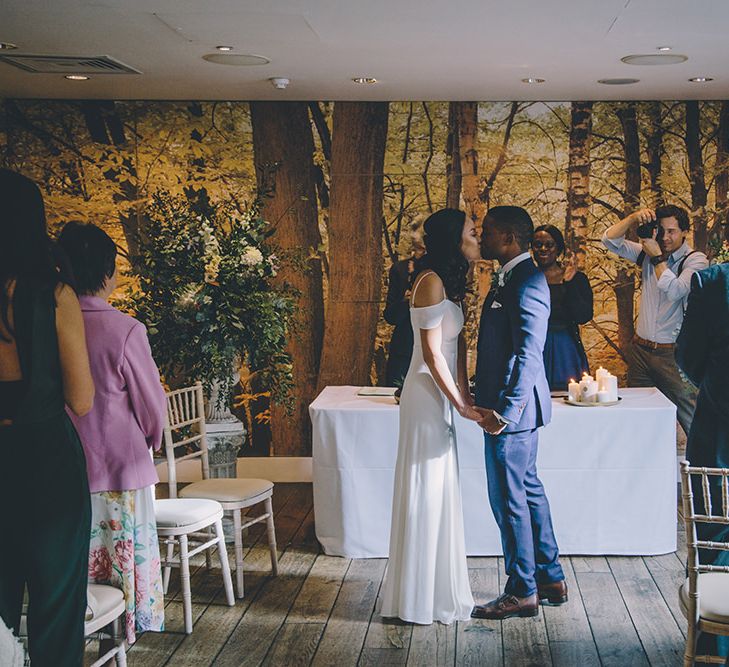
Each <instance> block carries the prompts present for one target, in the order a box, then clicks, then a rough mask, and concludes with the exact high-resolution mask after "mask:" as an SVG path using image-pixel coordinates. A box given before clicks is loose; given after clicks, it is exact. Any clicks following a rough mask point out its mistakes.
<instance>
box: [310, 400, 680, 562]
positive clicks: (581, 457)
mask: <svg viewBox="0 0 729 667" xmlns="http://www.w3.org/2000/svg"><path fill="white" fill-rule="evenodd" d="M358 389H359V387H327V388H326V389H324V391H322V393H321V394H319V396H318V397H317V398H316V399H315V400H314V402H313V403H312V404H311V406H310V407H309V412H310V415H311V420H312V423H313V427H314V442H313V453H312V454H313V456H312V458H313V481H314V513H315V518H316V535H317V538H318V539H319V541H320V542H321V544H322V547H323V548H324V551H325V552H326V553H327V554H331V555H339V556H348V557H350V558H379V557H384V556H387V553H388V544H389V539H390V513H391V511H392V492H393V483H394V482H393V480H394V470H395V459H396V456H397V439H398V410H399V408H398V406H397V405H396V404H395V401H394V399H393V398H390V397H371V396H370V397H360V396H357V391H358ZM620 395H621V397H622V398H623V400H622V401H621V403H620V404H619V405H615V406H610V407H603V408H582V407H574V406H570V405H567V404H565V403H564V401H563V400H562V399H553V408H554V414H553V418H552V423H551V424H550V425H549V426H547V427H546V428H544V429H542V430H541V432H540V440H539V456H538V459H537V466H538V470H539V476H540V478H541V480H542V482H543V483H544V486H545V488H546V491H547V497H548V498H549V502H550V504H551V507H552V519H553V522H554V529H555V532H556V535H557V542H558V544H559V547H560V551H561V553H563V554H622V555H654V554H662V553H668V552H671V551H675V549H676V521H677V515H676V426H675V424H676V422H675V418H676V409H675V407H674V405H673V403H671V402H670V401H669V400H668V399H667V398H666V397H665V396H664V395H663V394H661V393H660V392H659V391H658V390H657V389H622V390H621V391H620ZM456 418H457V423H456V432H457V436H458V455H459V460H460V470H461V492H462V495H463V511H464V515H465V527H466V550H467V552H468V555H470V556H477V555H496V554H500V553H501V541H500V537H499V530H498V527H497V526H496V523H495V521H494V518H493V516H492V514H491V508H490V506H489V501H488V496H487V492H486V472H485V469H484V458H483V446H484V445H483V435H482V434H483V432H482V431H481V429H480V428H479V427H478V426H477V425H476V424H475V423H474V422H466V421H465V420H463V419H461V418H460V417H459V416H458V415H457V416H456Z"/></svg>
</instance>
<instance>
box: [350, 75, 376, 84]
mask: <svg viewBox="0 0 729 667" xmlns="http://www.w3.org/2000/svg"><path fill="white" fill-rule="evenodd" d="M352 81H354V82H355V83H377V79H375V78H373V77H371V76H356V77H354V79H352Z"/></svg>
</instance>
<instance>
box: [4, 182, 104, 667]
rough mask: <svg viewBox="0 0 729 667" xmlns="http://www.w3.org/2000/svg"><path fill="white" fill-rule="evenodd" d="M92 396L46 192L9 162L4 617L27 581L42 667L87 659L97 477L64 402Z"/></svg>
mask: <svg viewBox="0 0 729 667" xmlns="http://www.w3.org/2000/svg"><path fill="white" fill-rule="evenodd" d="M93 400H94V384H93V381H92V378H91V373H90V371H89V360H88V355H87V352H86V341H85V336H84V326H83V319H82V316H81V309H80V308H79V303H78V300H77V298H76V295H75V294H74V291H73V289H72V288H71V287H69V278H68V277H67V276H64V275H63V273H62V272H61V271H60V270H59V265H58V262H57V260H56V258H55V256H54V252H53V247H52V244H51V242H50V240H49V238H48V233H47V231H46V217H45V209H44V206H43V198H42V196H41V193H40V190H39V189H38V187H37V186H36V185H35V184H34V183H33V182H32V181H30V180H29V179H27V178H25V176H21V175H20V174H17V173H14V172H12V171H8V170H6V169H0V452H1V453H2V457H3V461H2V465H1V466H0V507H1V508H2V511H3V519H4V520H3V522H2V523H3V525H4V526H6V528H10V527H12V540H6V542H5V544H4V545H3V548H2V549H0V616H1V617H2V620H3V621H4V622H5V623H6V624H7V625H9V626H10V627H11V628H13V630H14V631H15V633H16V634H17V633H18V630H19V627H20V616H21V611H22V607H23V596H24V592H25V589H26V587H27V590H28V650H29V653H30V659H31V662H32V663H33V666H34V667H42V666H44V665H53V666H54V667H58V666H65V665H68V666H69V667H71V666H73V667H78V666H79V665H81V664H82V663H83V651H84V615H85V610H86V582H87V579H86V571H87V566H88V548H89V525H90V516H91V511H90V507H89V487H88V482H87V478H86V461H85V459H84V453H83V449H82V448H81V443H80V442H79V439H78V436H77V435H76V431H75V430H74V427H73V424H72V423H71V420H70V419H69V418H68V415H67V414H66V410H65V406H68V408H69V409H70V410H71V412H73V413H74V414H76V415H84V414H86V413H87V412H88V411H89V410H90V409H91V406H92V403H93Z"/></svg>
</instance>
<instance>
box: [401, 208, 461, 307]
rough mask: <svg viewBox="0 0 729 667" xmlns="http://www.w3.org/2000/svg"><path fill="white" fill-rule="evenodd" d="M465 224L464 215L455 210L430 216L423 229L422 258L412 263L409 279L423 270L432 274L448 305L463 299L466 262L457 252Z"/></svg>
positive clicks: (451, 209) (441, 211) (444, 210)
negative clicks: (443, 292) (436, 275)
mask: <svg viewBox="0 0 729 667" xmlns="http://www.w3.org/2000/svg"><path fill="white" fill-rule="evenodd" d="M465 223H466V214H465V213H464V212H463V211H459V210H458V209H455V208H444V209H441V210H440V211H436V212H435V213H433V214H432V215H431V216H430V217H429V218H428V219H427V220H426V221H425V224H424V225H423V231H424V236H423V243H424V244H425V254H424V255H423V256H422V257H421V258H420V259H418V260H416V262H415V271H413V279H415V278H416V277H417V276H418V274H420V273H422V272H423V271H425V270H427V269H430V270H431V271H435V273H437V274H438V277H439V278H440V279H441V280H442V281H443V287H444V288H445V292H446V295H447V297H448V298H449V299H450V300H451V301H463V299H464V298H465V297H466V274H467V273H468V261H467V260H466V258H465V257H464V256H463V251H462V250H461V243H462V240H463V226H464V224H465Z"/></svg>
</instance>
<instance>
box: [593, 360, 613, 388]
mask: <svg viewBox="0 0 729 667" xmlns="http://www.w3.org/2000/svg"><path fill="white" fill-rule="evenodd" d="M609 375H610V371H609V370H607V369H605V368H603V367H602V366H600V368H598V369H597V371H596V372H595V378H596V379H597V384H598V387H599V388H600V390H601V391H602V389H603V385H604V381H605V378H606V377H608V376H609Z"/></svg>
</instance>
